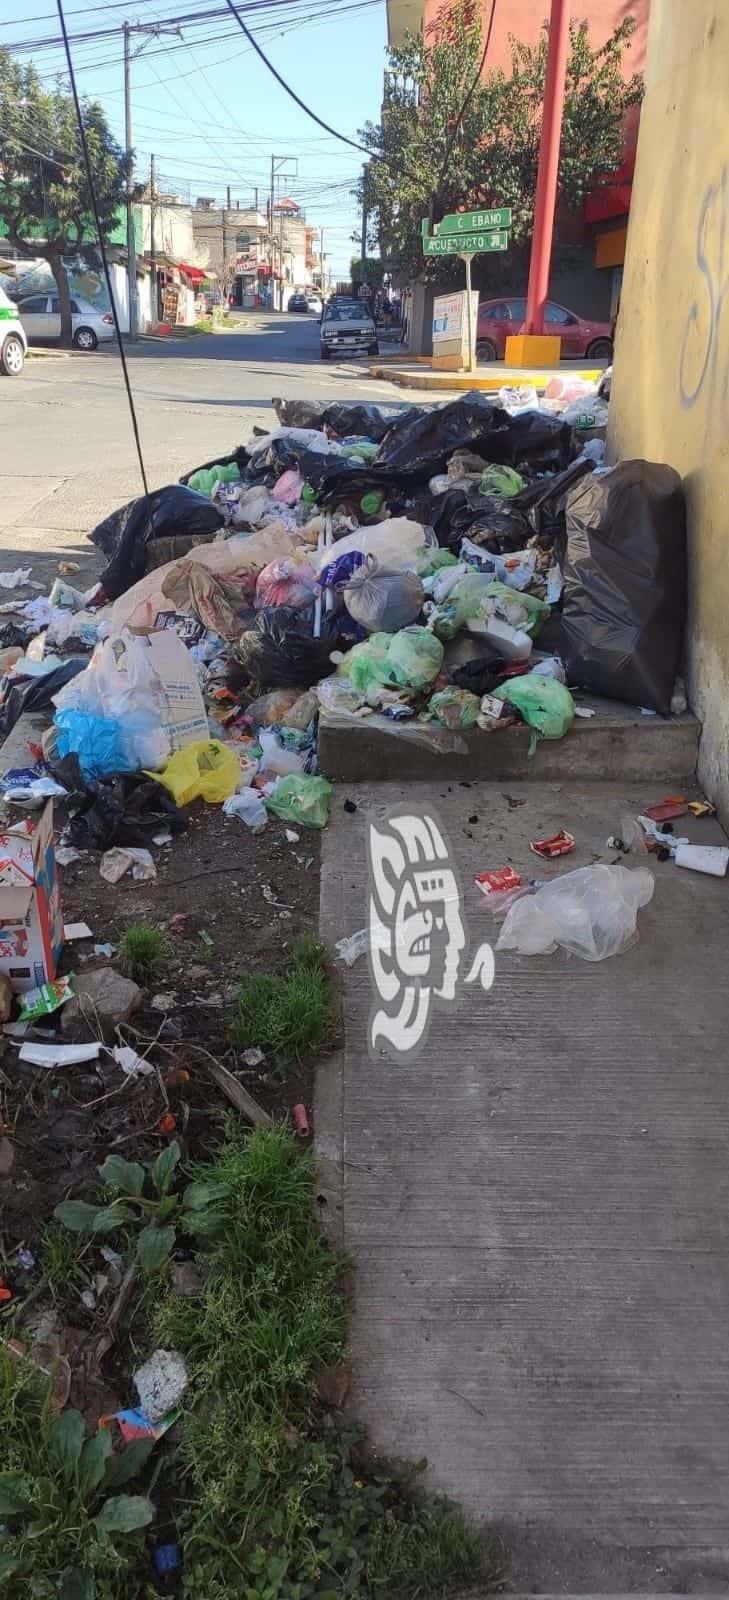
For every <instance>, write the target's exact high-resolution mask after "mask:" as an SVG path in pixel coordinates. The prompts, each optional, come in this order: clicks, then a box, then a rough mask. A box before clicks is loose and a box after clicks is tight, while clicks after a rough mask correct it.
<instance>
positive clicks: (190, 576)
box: [155, 561, 243, 641]
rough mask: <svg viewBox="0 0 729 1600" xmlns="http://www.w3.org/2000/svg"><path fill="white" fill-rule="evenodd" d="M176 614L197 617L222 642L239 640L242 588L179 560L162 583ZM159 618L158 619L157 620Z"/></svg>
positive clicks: (163, 590) (205, 569) (198, 563)
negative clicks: (237, 587)
mask: <svg viewBox="0 0 729 1600" xmlns="http://www.w3.org/2000/svg"><path fill="white" fill-rule="evenodd" d="M160 587H161V590H162V593H163V594H164V595H166V596H167V598H168V599H169V600H171V601H172V604H173V606H174V609H175V611H178V612H183V613H185V614H186V615H192V616H193V617H197V619H198V621H199V622H200V623H202V625H203V627H204V628H209V629H210V631H211V632H212V633H217V634H218V636H219V637H220V638H221V639H227V640H229V641H232V640H234V639H239V638H240V634H241V630H242V627H243V622H242V618H241V615H240V611H241V605H242V597H241V592H240V589H235V588H234V587H233V585H232V584H226V583H224V581H223V579H222V578H216V576H215V574H214V573H213V572H209V571H208V569H207V567H204V566H202V564H201V563H200V562H198V561H177V562H175V564H174V566H173V567H171V568H167V571H166V573H165V576H164V578H163V579H162V582H161V584H160ZM156 620H157V619H155V621H156Z"/></svg>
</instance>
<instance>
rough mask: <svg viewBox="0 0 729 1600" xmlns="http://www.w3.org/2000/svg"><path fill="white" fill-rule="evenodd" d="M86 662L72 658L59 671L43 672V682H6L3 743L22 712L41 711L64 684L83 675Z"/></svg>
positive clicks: (0, 717) (0, 723)
mask: <svg viewBox="0 0 729 1600" xmlns="http://www.w3.org/2000/svg"><path fill="white" fill-rule="evenodd" d="M87 666H88V661H86V659H85V658H84V657H81V658H80V659H79V658H77V657H75V656H74V657H72V659H71V660H70V661H64V662H63V665H62V666H60V667H55V668H54V670H53V672H47V673H46V675H45V677H43V678H18V679H15V678H13V679H12V681H11V680H10V679H6V680H5V683H6V685H7V692H6V693H5V694H4V697H3V700H2V704H1V705H0V738H3V739H6V738H7V736H8V734H9V733H10V730H11V728H14V727H15V724H16V722H17V720H18V717H22V715H23V713H24V712H25V711H45V710H46V709H47V708H48V707H49V706H50V705H51V702H52V700H53V696H54V695H55V694H58V691H59V689H62V688H63V687H64V685H65V684H67V683H70V681H71V679H72V678H76V677H78V674H79V673H80V672H84V671H85V669H86V667H87Z"/></svg>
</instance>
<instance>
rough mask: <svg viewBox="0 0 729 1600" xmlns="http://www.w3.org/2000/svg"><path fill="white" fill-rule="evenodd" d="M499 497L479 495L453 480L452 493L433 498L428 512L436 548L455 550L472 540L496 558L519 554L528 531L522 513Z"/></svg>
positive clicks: (468, 485)
mask: <svg viewBox="0 0 729 1600" xmlns="http://www.w3.org/2000/svg"><path fill="white" fill-rule="evenodd" d="M516 499H517V496H514V497H513V498H511V499H507V498H505V497H504V496H503V495H493V494H481V491H480V489H479V487H478V484H477V483H466V482H464V481H463V480H461V481H460V482H459V481H457V480H455V481H454V484H453V488H452V489H446V490H445V492H444V493H443V494H442V495H436V496H434V499H433V505H432V508H431V526H432V527H433V528H434V529H435V533H436V536H437V539H438V543H439V544H440V545H443V546H446V547H451V546H454V547H457V546H458V545H459V544H460V541H461V539H463V538H469V539H473V541H474V543H475V544H481V545H483V546H484V547H485V548H486V549H487V550H491V551H492V552H495V553H496V554H498V555H502V554H504V553H505V552H506V551H509V550H522V549H523V548H524V545H525V544H526V542H527V540H528V539H530V538H531V535H532V529H531V527H530V525H529V520H528V518H527V515H526V512H525V511H522V510H520V508H519V507H518V506H516V505H515V500H516Z"/></svg>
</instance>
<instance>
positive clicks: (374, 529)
mask: <svg viewBox="0 0 729 1600" xmlns="http://www.w3.org/2000/svg"><path fill="white" fill-rule="evenodd" d="M437 543H438V541H437V539H436V537H435V534H434V533H433V532H432V529H425V528H423V527H422V526H421V524H420V523H419V522H411V521H410V518H409V517H390V518H389V519H388V521H387V522H375V523H373V524H372V526H371V527H369V528H356V529H355V531H354V533H347V534H345V536H344V538H343V539H337V541H336V543H335V544H333V545H323V546H322V548H321V550H317V552H316V554H315V555H312V557H311V564H312V566H313V568H314V571H315V572H317V573H319V572H321V570H322V567H326V566H328V565H329V562H330V561H331V560H332V559H333V557H335V556H336V558H337V560H338V559H339V557H340V556H346V555H349V552H350V550H361V552H362V554H363V555H365V556H376V557H377V560H378V561H379V562H381V563H382V566H383V567H390V568H391V569H392V570H393V571H394V572H415V571H416V569H417V565H418V558H419V556H421V555H422V552H423V549H424V548H425V546H426V545H431V544H435V545H437Z"/></svg>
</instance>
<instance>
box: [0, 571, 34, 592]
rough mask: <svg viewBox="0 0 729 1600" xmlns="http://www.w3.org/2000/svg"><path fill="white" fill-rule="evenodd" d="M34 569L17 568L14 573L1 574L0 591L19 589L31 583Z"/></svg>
mask: <svg viewBox="0 0 729 1600" xmlns="http://www.w3.org/2000/svg"><path fill="white" fill-rule="evenodd" d="M32 571H33V568H32V567H16V568H15V571H14V572H0V589H19V588H21V586H22V585H23V584H26V583H30V576H31V573H32Z"/></svg>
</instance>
